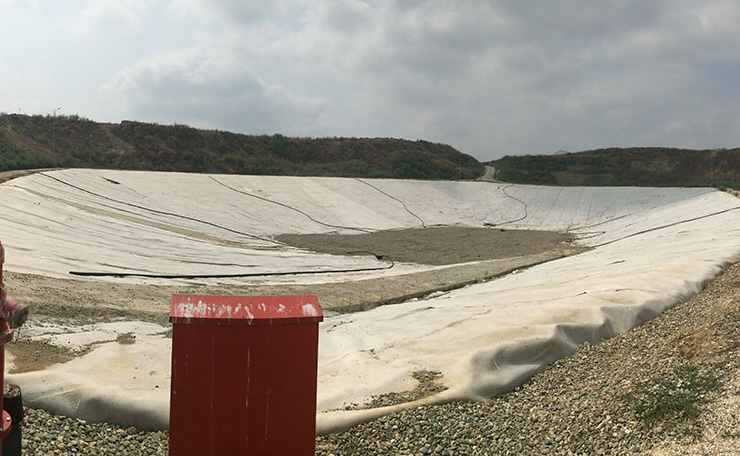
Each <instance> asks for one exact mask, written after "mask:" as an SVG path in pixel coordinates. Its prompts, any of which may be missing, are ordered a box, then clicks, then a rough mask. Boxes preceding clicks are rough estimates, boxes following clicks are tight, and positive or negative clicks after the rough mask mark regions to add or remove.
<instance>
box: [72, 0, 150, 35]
mask: <svg viewBox="0 0 740 456" xmlns="http://www.w3.org/2000/svg"><path fill="white" fill-rule="evenodd" d="M146 8H147V6H146V2H144V1H142V0H93V1H89V2H88V4H87V6H86V7H85V9H84V10H82V11H81V12H80V21H81V22H82V27H83V28H87V29H92V31H101V32H103V33H110V32H111V31H115V32H118V33H124V34H139V33H142V32H143V31H144V20H143V19H142V16H143V15H144V13H145V12H146Z"/></svg>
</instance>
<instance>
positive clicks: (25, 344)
mask: <svg viewBox="0 0 740 456" xmlns="http://www.w3.org/2000/svg"><path fill="white" fill-rule="evenodd" d="M6 348H7V350H8V352H9V353H10V355H11V356H12V358H13V365H14V366H13V368H12V369H10V370H9V371H8V372H9V373H11V374H20V373H22V372H31V371H36V370H41V369H46V368H47V367H49V366H51V365H52V364H57V363H64V362H67V361H71V360H73V359H74V358H77V357H79V356H81V355H83V354H84V352H80V351H76V350H71V349H69V348H66V347H60V346H58V345H53V344H50V343H48V342H46V341H43V340H28V339H22V338H19V339H18V340H16V341H14V342H12V343H10V344H8V345H6Z"/></svg>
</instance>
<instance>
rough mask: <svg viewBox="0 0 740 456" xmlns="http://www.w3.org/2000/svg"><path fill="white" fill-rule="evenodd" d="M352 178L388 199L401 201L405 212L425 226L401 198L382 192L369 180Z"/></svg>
mask: <svg viewBox="0 0 740 456" xmlns="http://www.w3.org/2000/svg"><path fill="white" fill-rule="evenodd" d="M354 179H355V180H356V181H358V182H362V183H363V184H365V185H367V186H369V187H371V188H373V189H375V190H376V191H378V192H380V193H382V194H383V195H385V196H387V197H388V198H390V199H392V200H394V201H397V202H399V203H401V205H402V206H403V208H404V209H405V210H406V212H408V213H409V214H411V215H412V216H414V217H416V219H417V220H419V222H420V223H421V227H422V228H426V227H427V226H426V224H425V223H424V220H423V219H422V218H421V217H419V216H418V215H416V214H414V213H413V212H411V209H409V208H408V207H407V206H406V203H404V202H403V201H401V200H400V199H399V198H396V197H395V196H393V195H391V194H390V193H386V192H384V191H383V190H381V189H379V188H378V187H376V186H375V185H373V184H371V183H369V182H365V181H364V180H362V179H360V178H358V177H355V178H354Z"/></svg>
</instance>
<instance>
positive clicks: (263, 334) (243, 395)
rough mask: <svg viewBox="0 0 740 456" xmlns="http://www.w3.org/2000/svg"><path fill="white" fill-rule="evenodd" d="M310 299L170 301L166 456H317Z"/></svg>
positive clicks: (314, 310) (314, 328)
mask: <svg viewBox="0 0 740 456" xmlns="http://www.w3.org/2000/svg"><path fill="white" fill-rule="evenodd" d="M322 320H323V315H322V313H321V308H320V307H319V303H318V299H317V298H316V296H307V295H303V296H208V295H181V294H175V295H173V296H172V305H171V308H170V321H171V322H172V323H173V332H172V386H171V395H170V401H171V402H170V455H171V456H190V455H193V456H195V455H198V456H207V455H214V456H215V455H219V456H222V455H255V456H256V455H270V456H302V455H305V456H308V455H313V454H314V442H315V432H316V375H317V364H318V339H319V336H318V324H319V322H321V321H322Z"/></svg>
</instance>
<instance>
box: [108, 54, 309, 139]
mask: <svg viewBox="0 0 740 456" xmlns="http://www.w3.org/2000/svg"><path fill="white" fill-rule="evenodd" d="M105 89H106V90H108V91H116V92H119V93H121V94H123V95H124V96H125V97H126V98H127V99H128V100H129V104H130V108H131V110H132V112H133V113H136V114H137V115H138V116H141V117H145V118H148V119H161V121H163V122H181V123H182V122H185V123H191V124H194V125H196V126H203V127H212V128H221V129H232V130H235V131H244V132H252V133H256V134H261V133H271V132H276V131H285V130H286V126H288V125H290V124H291V123H292V122H294V121H296V120H297V119H301V120H302V121H304V122H305V121H306V119H310V118H311V117H312V116H316V115H317V112H318V110H319V109H320V107H321V101H320V100H318V99H315V98H310V97H306V96H302V95H300V94H295V93H292V92H291V91H290V90H287V89H285V88H283V87H280V86H278V85H275V84H270V83H267V82H264V81H263V80H261V79H260V78H259V76H258V75H257V74H256V73H255V72H254V71H253V69H252V68H250V67H249V66H247V65H245V64H244V63H243V62H241V61H239V59H237V58H235V57H234V56H233V55H231V54H228V53H222V52H218V51H212V50H209V49H203V48H197V49H188V50H184V51H179V52H172V53H165V54H161V55H157V56H154V57H151V58H148V59H146V60H143V61H141V62H139V63H137V64H136V65H134V66H132V67H130V68H128V69H125V70H123V71H121V72H119V74H118V75H117V76H116V78H115V80H114V81H112V82H111V83H110V84H108V85H106V86H105ZM295 130H300V128H298V129H295Z"/></svg>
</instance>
